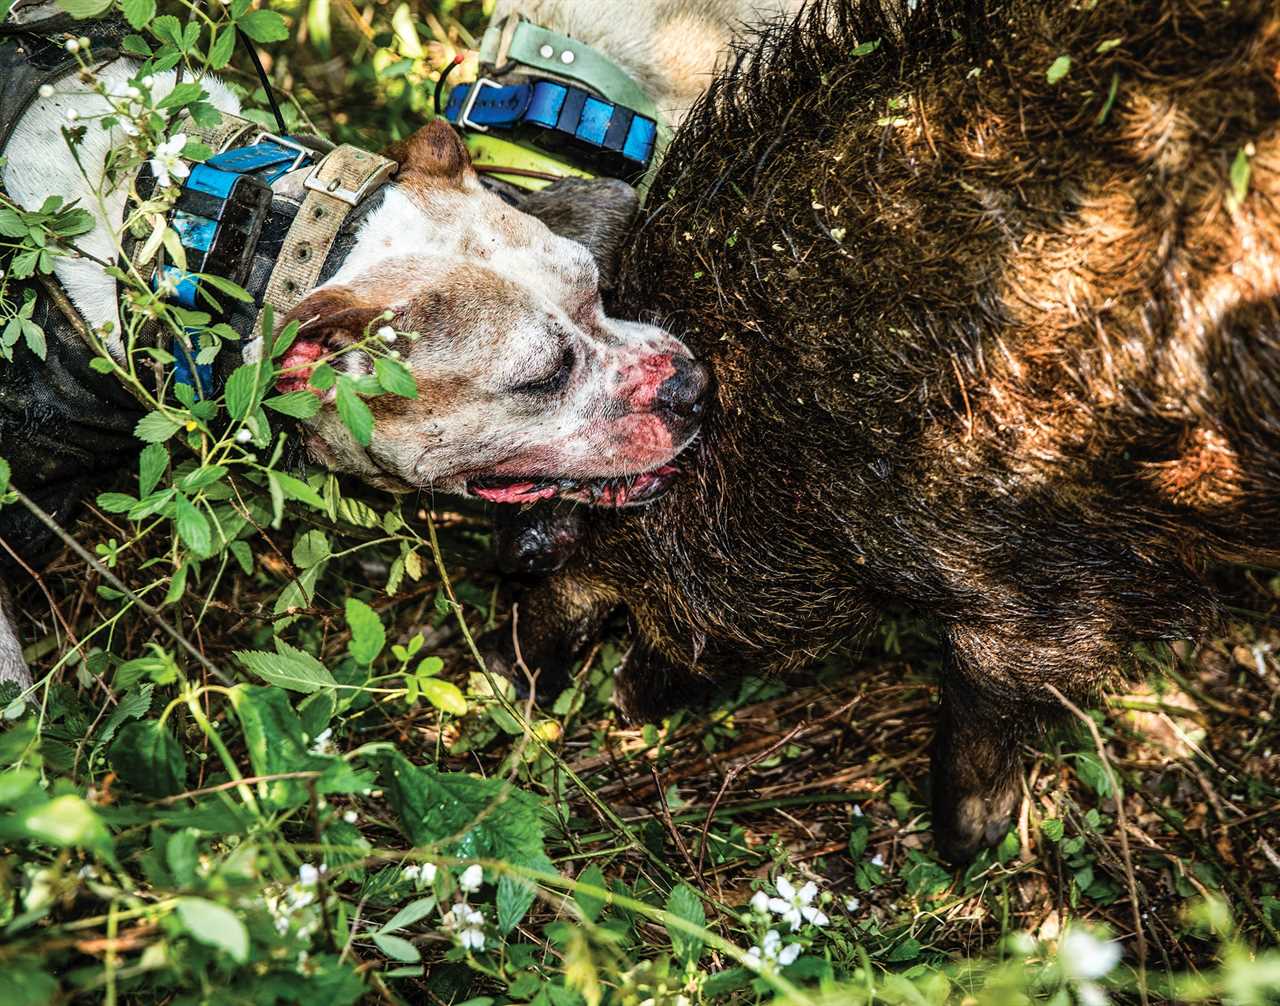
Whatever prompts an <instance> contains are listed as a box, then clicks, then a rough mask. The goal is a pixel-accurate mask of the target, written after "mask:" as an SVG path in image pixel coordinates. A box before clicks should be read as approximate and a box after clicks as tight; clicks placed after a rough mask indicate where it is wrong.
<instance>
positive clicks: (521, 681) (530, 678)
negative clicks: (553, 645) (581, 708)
mask: <svg viewBox="0 0 1280 1006" xmlns="http://www.w3.org/2000/svg"><path fill="white" fill-rule="evenodd" d="M476 647H477V648H478V649H479V650H480V656H482V657H483V658H484V663H485V666H486V667H488V668H489V670H490V671H491V672H492V673H493V674H496V675H498V676H499V677H502V678H506V679H507V680H508V681H510V682H511V684H512V686H513V687H514V688H515V690H516V697H517V698H519V699H520V700H521V701H522V702H524V701H527V700H528V698H529V695H530V693H531V692H532V694H533V701H534V704H535V705H538V706H550V705H551V704H552V703H553V702H555V700H556V698H557V696H559V694H560V693H561V692H563V691H564V690H565V689H566V688H567V687H569V668H568V667H567V666H566V665H565V664H564V662H563V661H560V660H556V659H554V658H552V659H542V660H534V661H533V662H531V660H532V658H531V657H530V655H529V654H528V653H524V652H523V650H522V652H521V656H522V657H523V658H524V663H525V667H528V669H529V673H528V674H526V673H525V672H524V669H523V668H521V666H520V661H519V660H518V659H517V658H516V647H515V642H514V641H513V640H512V638H511V626H510V625H509V624H508V625H500V626H498V627H497V628H496V629H492V630H490V631H489V632H486V633H485V634H484V635H483V636H481V637H480V638H479V639H477V640H476Z"/></svg>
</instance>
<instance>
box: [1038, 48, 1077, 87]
mask: <svg viewBox="0 0 1280 1006" xmlns="http://www.w3.org/2000/svg"><path fill="white" fill-rule="evenodd" d="M1070 72H1071V57H1070V56H1065V55H1064V56H1059V57H1058V58H1057V59H1055V60H1054V61H1053V62H1052V63H1051V64H1050V65H1049V69H1048V70H1047V71H1046V72H1045V75H1044V79H1045V80H1047V81H1048V82H1049V83H1050V84H1056V83H1057V82H1058V81H1060V80H1061V79H1062V78H1063V77H1065V76H1066V75H1067V74H1068V73H1070Z"/></svg>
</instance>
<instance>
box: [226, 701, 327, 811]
mask: <svg viewBox="0 0 1280 1006" xmlns="http://www.w3.org/2000/svg"><path fill="white" fill-rule="evenodd" d="M231 702H232V705H234V706H235V710H236V715H237V716H238V717H239V718H240V725H241V727H242V728H243V730H244V740H245V747H246V748H247V750H248V752H249V761H250V763H251V764H252V765H253V774H254V775H259V776H272V775H280V774H282V773H285V772H304V771H323V770H324V768H325V767H326V766H327V765H328V763H329V760H330V759H328V758H325V757H322V756H319V755H314V754H312V753H311V750H310V748H309V747H308V746H307V739H306V736H305V734H304V733H303V730H302V721H301V719H299V718H298V714H297V712H295V711H294V708H293V706H292V705H290V703H289V696H288V695H286V694H285V693H284V692H282V691H281V690H280V689H279V688H267V687H263V686H262V685H237V686H236V687H235V688H234V689H233V690H232V693H231ZM258 793H259V796H260V797H261V798H262V799H263V800H266V801H268V802H269V803H271V804H273V805H274V806H275V807H276V808H277V809H279V810H285V809H287V808H290V807H296V806H298V805H299V804H301V803H303V802H304V801H306V800H307V799H308V791H307V786H306V785H305V780H301V779H272V780H269V781H267V780H264V781H262V782H259V783H258Z"/></svg>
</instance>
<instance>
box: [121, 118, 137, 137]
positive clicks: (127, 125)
mask: <svg viewBox="0 0 1280 1006" xmlns="http://www.w3.org/2000/svg"><path fill="white" fill-rule="evenodd" d="M120 132H122V133H124V135H125V136H137V135H138V127H137V126H135V125H134V124H133V123H132V122H127V121H126V122H121V123H120Z"/></svg>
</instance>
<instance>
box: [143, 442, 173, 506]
mask: <svg viewBox="0 0 1280 1006" xmlns="http://www.w3.org/2000/svg"><path fill="white" fill-rule="evenodd" d="M168 463H169V451H168V450H167V449H166V448H165V447H164V446H163V445H162V444H147V446H146V447H144V448H142V454H141V455H140V456H139V457H138V495H139V496H147V495H148V494H150V492H151V490H152V489H154V488H155V487H156V483H158V482H159V481H160V476H161V475H163V474H164V469H165V466H166V465H167V464H168Z"/></svg>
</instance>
